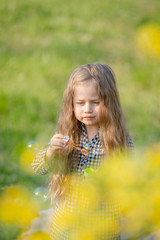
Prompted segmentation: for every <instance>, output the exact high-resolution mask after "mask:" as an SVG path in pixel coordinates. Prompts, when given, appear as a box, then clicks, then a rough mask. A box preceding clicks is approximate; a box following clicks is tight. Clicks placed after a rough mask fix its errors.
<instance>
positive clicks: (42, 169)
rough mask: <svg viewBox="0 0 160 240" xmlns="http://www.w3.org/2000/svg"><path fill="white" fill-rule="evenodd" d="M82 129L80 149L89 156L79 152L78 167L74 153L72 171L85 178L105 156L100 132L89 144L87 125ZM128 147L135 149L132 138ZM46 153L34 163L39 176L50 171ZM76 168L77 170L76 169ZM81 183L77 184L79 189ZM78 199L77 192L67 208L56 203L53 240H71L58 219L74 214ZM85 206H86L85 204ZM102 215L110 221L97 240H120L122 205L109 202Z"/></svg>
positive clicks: (40, 154)
mask: <svg viewBox="0 0 160 240" xmlns="http://www.w3.org/2000/svg"><path fill="white" fill-rule="evenodd" d="M81 128H82V135H81V137H80V142H79V147H80V148H81V149H84V148H85V149H87V151H88V155H84V154H82V152H81V151H79V162H78V165H76V156H77V154H76V152H75V151H73V166H72V167H73V168H72V169H74V171H76V173H77V174H78V176H83V174H84V171H85V169H86V168H93V169H98V168H100V166H101V165H102V163H103V156H104V151H103V147H102V145H101V143H100V140H99V131H98V133H97V134H96V135H95V136H94V138H93V139H92V140H91V141H90V142H89V141H88V136H87V131H86V128H85V125H84V124H81ZM128 146H129V147H130V148H131V149H132V148H133V147H134V146H133V143H132V139H131V138H128ZM45 152H46V149H44V150H42V151H40V152H39V153H38V155H37V156H36V158H35V159H34V160H33V163H32V168H33V170H34V171H35V172H36V173H38V174H45V173H46V172H47V171H48V166H47V164H46V162H45ZM75 166H76V169H75V168H74V167H75ZM79 183H80V182H79ZM79 183H78V182H76V184H77V188H78V184H79ZM70 189H72V185H71V186H70ZM77 199H78V196H77V194H76V192H74V196H72V197H70V198H68V201H67V203H66V205H65V208H64V206H63V205H62V204H61V203H59V202H56V204H55V210H54V216H53V221H52V227H51V234H50V235H51V239H56V240H69V236H68V232H67V230H66V231H63V232H62V231H61V228H60V227H59V224H58V219H59V218H60V217H61V216H63V214H64V211H66V209H67V210H68V211H70V213H72V211H73V202H74V203H75V202H76V200H77ZM83 204H85V202H84V203H83ZM100 214H101V217H102V219H104V220H106V219H108V218H109V219H110V221H109V222H108V223H106V231H105V232H104V234H103V235H101V237H99V238H97V239H104V240H113V239H116V240H119V239H120V205H119V203H118V202H108V203H104V204H102V205H101V211H100ZM89 221H90V220H89V218H88V224H90V223H89ZM92 221H93V220H92ZM95 221H96V219H95ZM96 224H97V226H98V224H100V223H98V222H97V223H96ZM111 227H112V229H115V230H112V231H110V230H109V229H110V228H111ZM77 239H78V238H77ZM75 240H76V236H75Z"/></svg>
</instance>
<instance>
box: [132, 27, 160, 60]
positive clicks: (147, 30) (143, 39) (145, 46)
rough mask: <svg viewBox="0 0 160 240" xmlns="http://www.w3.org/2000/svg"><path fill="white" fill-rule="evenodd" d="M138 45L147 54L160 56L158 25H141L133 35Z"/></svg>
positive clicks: (159, 31)
mask: <svg viewBox="0 0 160 240" xmlns="http://www.w3.org/2000/svg"><path fill="white" fill-rule="evenodd" d="M135 39H136V44H137V45H138V47H139V48H140V49H141V50H142V51H144V52H145V53H147V54H149V55H153V56H156V57H158V58H160V26H159V25H157V24H146V25H144V26H141V27H140V28H139V29H138V30H137V33H136V36H135Z"/></svg>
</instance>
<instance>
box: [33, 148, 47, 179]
mask: <svg viewBox="0 0 160 240" xmlns="http://www.w3.org/2000/svg"><path fill="white" fill-rule="evenodd" d="M47 149H48V147H46V148H44V149H42V150H40V151H39V152H38V154H37V155H36V156H35V158H34V159H33V162H32V169H33V171H34V172H35V173H36V174H39V175H44V174H46V173H47V172H48V170H49V165H48V162H47V159H46V152H47Z"/></svg>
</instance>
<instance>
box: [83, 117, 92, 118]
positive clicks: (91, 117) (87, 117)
mask: <svg viewBox="0 0 160 240" xmlns="http://www.w3.org/2000/svg"><path fill="white" fill-rule="evenodd" d="M84 118H93V117H84Z"/></svg>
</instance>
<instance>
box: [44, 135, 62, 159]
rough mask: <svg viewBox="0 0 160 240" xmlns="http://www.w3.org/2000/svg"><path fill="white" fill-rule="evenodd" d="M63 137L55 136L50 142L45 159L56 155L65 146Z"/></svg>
mask: <svg viewBox="0 0 160 240" xmlns="http://www.w3.org/2000/svg"><path fill="white" fill-rule="evenodd" d="M64 137H65V136H64V135H62V134H55V135H53V137H52V138H51V140H50V145H49V148H48V149H47V152H46V157H47V159H51V158H53V156H54V154H55V153H58V151H59V150H62V149H64V148H65V146H66V141H65V140H64Z"/></svg>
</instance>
